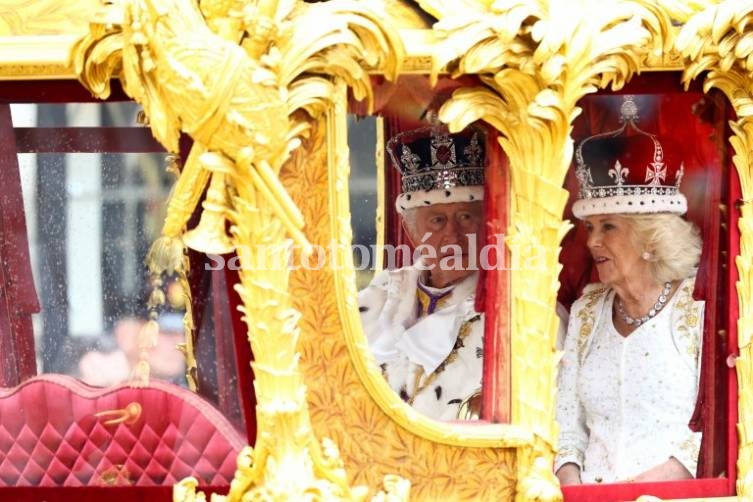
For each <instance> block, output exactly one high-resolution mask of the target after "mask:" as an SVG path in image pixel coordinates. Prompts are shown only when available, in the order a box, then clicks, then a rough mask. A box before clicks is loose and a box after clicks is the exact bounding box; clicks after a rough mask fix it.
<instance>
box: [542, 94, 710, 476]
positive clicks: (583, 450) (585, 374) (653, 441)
mask: <svg viewBox="0 0 753 502" xmlns="http://www.w3.org/2000/svg"><path fill="white" fill-rule="evenodd" d="M622 116H623V120H624V121H623V126H622V127H621V128H620V129H618V130H616V131H613V132H609V133H604V134H599V135H596V136H593V137H591V138H588V139H586V140H584V141H583V142H582V143H581V144H580V145H579V146H578V148H577V151H576V164H577V166H576V167H577V170H576V175H577V177H578V180H579V182H580V186H581V190H580V194H579V199H578V200H577V201H576V202H575V204H574V205H573V214H574V215H575V216H576V217H577V218H578V219H580V220H581V221H582V222H583V224H584V225H585V227H586V230H587V232H588V241H587V245H588V248H589V251H590V253H591V256H592V258H593V260H594V264H595V266H596V269H597V271H598V274H599V280H600V284H593V285H590V286H588V287H586V289H585V290H584V292H583V295H582V296H581V297H580V299H579V300H577V301H576V302H575V303H574V304H573V306H572V309H571V312H570V322H569V325H568V330H567V336H566V340H565V347H564V356H563V358H562V362H561V367H560V370H559V377H558V396H557V421H558V423H559V426H560V436H559V448H558V455H557V457H556V459H555V467H554V468H555V472H556V474H557V477H558V478H559V480H560V482H561V483H562V484H563V485H565V484H578V483H601V482H604V483H607V482H618V481H636V482H647V481H660V480H671V479H685V478H690V477H693V476H694V475H695V471H696V464H697V461H698V450H699V446H700V441H701V437H700V436H701V434H700V433H697V432H693V431H691V430H690V428H689V427H688V422H689V420H690V418H691V415H692V414H693V410H694V407H695V402H696V397H697V393H698V379H699V373H700V347H701V336H702V326H703V322H702V319H703V308H704V307H703V302H697V301H694V300H693V297H692V292H693V289H694V280H695V272H696V267H697V265H698V261H699V258H700V252H701V241H700V238H699V234H698V231H697V229H696V227H695V226H694V225H693V224H692V223H690V222H688V221H686V220H685V219H684V218H683V215H684V214H685V212H686V211H687V202H686V199H685V197H684V196H683V195H682V194H681V193H680V191H679V186H680V181H681V179H682V174H683V167H682V163H681V162H679V159H675V158H674V157H673V156H674V155H676V154H677V152H675V151H671V150H669V149H666V150H665V147H666V146H667V145H665V147H663V146H662V142H660V141H659V139H658V138H657V137H656V136H654V135H651V134H648V133H645V132H643V131H641V130H640V129H639V128H638V127H637V126H636V125H635V121H636V119H637V113H636V108H635V104H634V103H633V102H632V100H631V99H626V101H625V103H624V104H623V108H622Z"/></svg>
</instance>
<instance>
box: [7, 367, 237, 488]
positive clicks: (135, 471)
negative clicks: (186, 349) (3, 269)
mask: <svg viewBox="0 0 753 502" xmlns="http://www.w3.org/2000/svg"><path fill="white" fill-rule="evenodd" d="M131 403H138V404H139V405H140V406H141V413H140V415H139V416H138V418H136V419H135V420H133V423H131V424H128V423H117V424H108V423H106V422H107V421H108V420H109V419H111V418H113V417H112V416H99V417H98V416H96V415H95V414H97V413H100V412H103V411H110V410H120V409H125V408H126V407H127V406H128V405H129V404H131ZM245 444H246V441H245V439H244V438H243V436H242V435H241V434H239V433H238V432H237V431H236V429H234V428H233V426H232V425H231V424H230V422H228V420H227V419H225V417H224V416H223V415H221V414H220V412H219V411H217V410H216V409H215V408H214V407H213V406H212V405H210V404H209V403H208V402H206V401H204V400H203V399H202V398H201V397H199V396H197V395H195V394H193V393H192V392H190V391H189V390H187V389H183V388H181V387H177V386H175V385H171V384H168V383H164V382H159V381H153V382H152V383H151V384H150V386H149V387H146V388H132V387H129V386H127V385H120V386H117V387H109V388H98V387H91V386H88V385H86V384H84V383H82V382H80V381H78V380H75V379H74V378H72V377H68V376H65V375H40V376H37V377H34V378H32V379H29V380H27V381H25V382H23V383H22V384H21V385H19V386H17V387H14V388H10V389H2V390H0V486H86V485H139V486H154V485H166V484H167V485H171V484H174V483H175V482H177V481H179V480H180V479H182V478H184V477H186V476H194V477H196V478H197V479H198V480H199V483H200V484H202V485H229V484H230V480H231V479H232V477H233V473H234V470H235V461H236V457H237V456H238V453H239V451H240V449H241V448H242V447H243V446H244V445H245Z"/></svg>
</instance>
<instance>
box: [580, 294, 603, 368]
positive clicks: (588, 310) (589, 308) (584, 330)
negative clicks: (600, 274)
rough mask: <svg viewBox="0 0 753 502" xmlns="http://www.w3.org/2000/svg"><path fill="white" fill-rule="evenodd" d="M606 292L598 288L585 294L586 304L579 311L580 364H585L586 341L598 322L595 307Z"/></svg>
mask: <svg viewBox="0 0 753 502" xmlns="http://www.w3.org/2000/svg"><path fill="white" fill-rule="evenodd" d="M605 291H606V289H605V288H598V289H595V290H593V291H590V292H588V293H586V294H585V298H586V304H585V305H584V306H583V308H582V309H580V310H579V311H578V318H579V319H580V322H581V325H580V331H579V333H578V334H579V335H580V336H579V337H578V362H579V363H582V362H583V350H584V349H585V347H586V341H587V340H588V338H589V336H590V335H591V332H592V331H593V329H594V323H595V322H596V312H595V311H594V306H595V305H596V304H597V303H598V301H599V299H600V298H601V297H602V294H603V293H604V292H605Z"/></svg>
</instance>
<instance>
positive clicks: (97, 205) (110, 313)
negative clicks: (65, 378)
mask: <svg viewBox="0 0 753 502" xmlns="http://www.w3.org/2000/svg"><path fill="white" fill-rule="evenodd" d="M136 113H137V107H136V106H135V105H134V104H131V103H126V104H120V105H113V104H110V105H97V104H82V105H23V106H14V107H13V119H14V125H16V127H18V128H19V129H18V130H19V134H18V139H17V144H18V145H17V146H18V147H19V149H20V150H22V151H23V150H26V151H30V152H29V153H19V155H18V163H19V175H20V180H21V185H22V189H23V199H24V208H25V215H26V224H27V228H28V235H29V257H30V259H31V264H32V270H33V275H34V278H35V285H36V290H37V293H38V296H39V301H40V306H41V311H40V313H39V314H38V315H35V316H34V321H33V322H34V328H35V329H34V331H35V334H36V340H35V345H36V347H37V355H38V362H39V370H40V371H43V372H47V373H65V374H70V375H73V376H76V377H78V378H81V379H82V380H83V381H85V382H87V383H89V384H93V385H112V384H116V383H119V382H122V381H126V380H128V379H129V378H130V377H131V376H132V373H133V371H134V369H135V366H136V365H137V363H138V362H139V352H140V350H141V349H140V348H139V336H140V335H139V334H140V332H141V327H142V326H143V325H144V324H145V322H146V320H147V318H146V315H147V312H146V307H145V298H146V297H147V295H148V294H149V288H150V284H149V281H148V277H147V274H146V270H145V267H144V265H143V261H144V257H145V256H146V252H147V250H148V248H149V245H150V243H151V242H152V241H153V240H154V239H155V238H156V237H157V235H158V234H159V231H160V229H161V224H162V219H163V217H164V201H165V200H166V197H167V194H168V191H169V187H170V183H171V179H170V175H169V174H168V173H167V172H166V169H165V167H164V166H165V162H166V157H167V155H166V154H165V153H101V152H107V151H108V150H115V151H117V150H123V146H125V145H123V143H125V142H127V141H128V139H127V138H128V136H127V135H124V136H125V137H123V136H118V135H117V133H115V131H112V132H110V135H109V136H107V135H103V136H100V137H97V136H96V135H95V134H94V133H93V132H92V129H90V128H95V127H98V126H99V125H100V124H103V123H104V124H107V125H110V126H112V127H122V128H124V129H125V128H129V127H130V128H134V129H135V130H136V131H138V132H140V130H139V129H137V128H135V127H134V126H136V125H137V124H135V118H136ZM34 126H39V127H34ZM71 126H73V127H76V128H80V129H73V128H70V127H71ZM56 128H59V129H56ZM81 128H85V129H81ZM80 131H84V132H83V133H82V132H80ZM87 132H88V135H87V134H86V133H87ZM77 134H81V137H80V138H78V137H76V135H77ZM87 136H88V137H87ZM108 141H109V142H112V144H110V145H107V144H106V143H107V142H108ZM76 142H78V143H79V144H75V143H76ZM96 142H100V143H103V144H99V145H95V144H93V143H96ZM87 143H88V144H87ZM93 147H94V148H93ZM126 148H130V149H136V150H138V148H139V146H138V145H137V144H133V143H130V144H129V145H128V146H127V147H126ZM87 149H90V150H93V149H98V150H100V151H99V152H97V153H86V152H85V150H87ZM58 150H60V151H62V152H65V153H60V152H58ZM71 150H72V151H71ZM76 150H78V151H76ZM66 151H67V152H66ZM165 293H166V295H167V298H168V307H169V308H168V310H167V311H166V312H165V314H164V315H163V316H162V318H161V319H160V321H161V325H162V326H163V330H162V331H161V332H160V334H159V338H158V341H157V343H156V345H154V346H153V347H151V348H150V349H148V350H149V352H150V354H149V358H148V359H149V360H150V362H149V364H150V366H151V369H152V376H154V377H156V378H161V379H164V380H167V381H171V382H173V383H176V384H179V385H186V379H185V363H184V357H183V355H182V354H181V353H180V351H179V350H178V349H177V348H176V345H177V344H179V343H182V342H183V323H182V315H183V313H184V311H185V304H184V299H183V295H182V293H181V292H180V287H179V285H178V284H177V282H175V281H174V280H173V281H172V282H169V284H167V285H166V287H165Z"/></svg>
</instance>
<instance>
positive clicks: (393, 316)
mask: <svg viewBox="0 0 753 502" xmlns="http://www.w3.org/2000/svg"><path fill="white" fill-rule="evenodd" d="M485 148H486V143H485V135H484V133H483V131H482V130H481V129H479V128H476V127H469V128H466V129H465V130H464V131H461V132H459V133H456V134H450V133H449V132H448V131H447V129H446V128H445V127H443V126H431V127H426V128H423V129H417V130H413V131H407V132H404V133H401V134H398V135H397V136H395V137H393V138H392V139H390V141H389V142H388V143H387V151H388V152H389V156H390V158H391V160H392V163H393V165H394V166H395V167H396V168H397V169H398V170H399V171H400V173H401V175H402V190H401V194H400V195H399V196H398V198H397V201H396V208H397V211H398V213H399V214H400V217H401V221H402V225H403V228H404V230H405V232H406V235H407V237H408V239H409V241H410V242H411V244H412V245H413V247H414V248H415V249H416V252H415V253H414V257H416V258H417V260H415V262H414V263H413V264H411V265H410V266H406V267H404V268H401V269H397V270H385V271H384V272H382V273H381V274H379V275H378V276H377V277H375V278H374V280H373V281H372V282H371V284H370V285H369V286H368V287H367V288H366V289H364V290H363V291H361V293H360V294H359V310H360V312H361V319H362V321H363V327H364V332H365V333H366V337H367V339H368V342H369V346H370V348H371V350H372V352H373V354H374V356H375V358H376V361H377V363H378V364H379V365H380V367H381V368H382V372H383V375H384V376H385V378H386V379H387V381H388V383H389V385H390V386H391V387H392V389H393V390H394V391H395V392H396V393H398V395H400V397H401V398H402V399H403V400H404V401H406V402H407V403H409V404H410V405H411V406H413V407H414V408H415V409H416V410H418V411H420V412H422V413H423V414H425V415H426V416H428V417H431V418H434V419H438V420H455V419H458V418H460V419H467V418H476V417H477V411H478V410H477V409H476V408H477V403H478V396H479V395H480V389H481V374H482V367H483V362H482V361H483V360H482V357H483V332H484V329H483V327H484V320H483V317H484V316H483V313H479V312H476V311H475V310H474V300H475V292H476V284H477V281H478V271H477V268H476V264H478V263H479V252H480V250H479V247H480V246H479V238H478V236H479V233H480V232H481V229H482V227H483V224H484V215H483V203H482V200H483V197H484V190H483V184H484V165H485Z"/></svg>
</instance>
